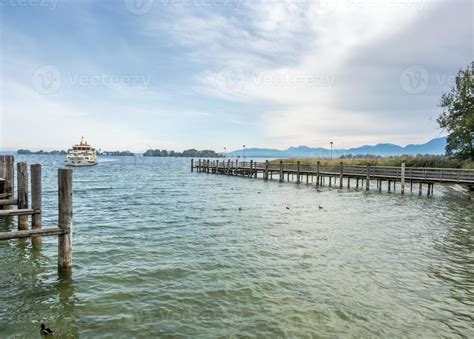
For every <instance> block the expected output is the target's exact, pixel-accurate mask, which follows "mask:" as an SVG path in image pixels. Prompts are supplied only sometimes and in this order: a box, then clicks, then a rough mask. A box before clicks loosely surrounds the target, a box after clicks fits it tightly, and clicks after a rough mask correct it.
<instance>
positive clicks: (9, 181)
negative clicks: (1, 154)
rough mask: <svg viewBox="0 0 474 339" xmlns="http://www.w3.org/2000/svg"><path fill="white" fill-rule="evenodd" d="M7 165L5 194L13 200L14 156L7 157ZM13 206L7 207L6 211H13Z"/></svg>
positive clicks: (5, 160)
mask: <svg viewBox="0 0 474 339" xmlns="http://www.w3.org/2000/svg"><path fill="white" fill-rule="evenodd" d="M4 163H5V170H4V172H5V182H4V192H5V195H6V197H8V198H13V196H14V185H13V180H15V165H14V163H15V159H14V158H13V156H12V155H7V156H5V158H4ZM11 208H12V207H11V206H5V207H4V209H7V210H8V209H11Z"/></svg>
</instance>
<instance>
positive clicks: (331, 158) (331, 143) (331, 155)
mask: <svg viewBox="0 0 474 339" xmlns="http://www.w3.org/2000/svg"><path fill="white" fill-rule="evenodd" d="M329 143H330V144H331V159H332V144H333V142H332V141H330V142H329Z"/></svg>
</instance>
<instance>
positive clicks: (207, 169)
mask: <svg viewBox="0 0 474 339" xmlns="http://www.w3.org/2000/svg"><path fill="white" fill-rule="evenodd" d="M209 163H210V160H209V159H207V166H206V173H208V174H209V165H210V164H209Z"/></svg>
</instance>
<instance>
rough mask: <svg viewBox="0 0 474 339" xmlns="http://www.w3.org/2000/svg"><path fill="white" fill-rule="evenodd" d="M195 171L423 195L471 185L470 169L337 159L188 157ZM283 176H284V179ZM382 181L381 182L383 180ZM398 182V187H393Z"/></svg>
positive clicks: (473, 181) (472, 172)
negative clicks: (445, 187) (287, 160)
mask: <svg viewBox="0 0 474 339" xmlns="http://www.w3.org/2000/svg"><path fill="white" fill-rule="evenodd" d="M194 170H196V171H197V172H204V173H214V174H224V175H237V176H243V177H250V178H262V179H263V180H273V179H274V178H275V176H276V179H278V180H279V181H280V182H283V181H294V182H296V183H298V184H299V183H302V182H305V183H306V184H310V183H311V184H314V185H315V186H316V187H320V186H323V185H327V186H329V187H337V188H343V187H347V188H351V187H355V188H361V189H365V190H367V191H368V190H370V189H371V187H373V185H375V188H376V190H378V191H380V192H381V191H382V188H383V187H385V188H386V189H387V191H388V192H396V191H397V190H400V193H401V194H404V193H405V191H406V190H407V189H408V188H409V189H410V192H413V191H415V192H416V191H418V194H419V195H421V194H422V193H423V187H425V189H426V194H427V195H432V194H433V192H434V185H435V183H441V184H453V183H456V184H460V185H465V186H468V187H470V188H471V189H472V187H474V170H468V169H453V168H420V167H406V166H405V164H402V165H401V166H400V167H393V166H369V165H367V166H349V165H344V163H343V162H341V163H340V164H339V165H326V164H321V163H320V162H319V161H318V162H317V163H316V164H314V165H302V164H300V162H299V161H298V162H297V163H296V164H294V163H292V164H288V163H284V162H283V161H282V160H280V162H279V163H274V162H269V161H268V160H267V161H266V162H255V161H252V160H250V161H239V160H231V159H225V160H209V159H198V160H197V161H195V160H194V159H191V171H194ZM285 178H286V180H285ZM384 183H385V184H384ZM397 186H398V187H397Z"/></svg>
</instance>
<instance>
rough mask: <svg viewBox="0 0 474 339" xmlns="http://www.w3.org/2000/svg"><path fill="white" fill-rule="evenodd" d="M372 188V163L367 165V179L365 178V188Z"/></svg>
mask: <svg viewBox="0 0 474 339" xmlns="http://www.w3.org/2000/svg"><path fill="white" fill-rule="evenodd" d="M369 189H370V165H367V179H366V180H365V190H366V191H368V190H369Z"/></svg>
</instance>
